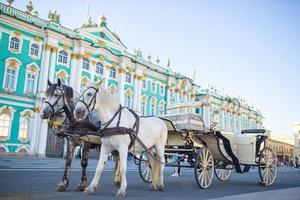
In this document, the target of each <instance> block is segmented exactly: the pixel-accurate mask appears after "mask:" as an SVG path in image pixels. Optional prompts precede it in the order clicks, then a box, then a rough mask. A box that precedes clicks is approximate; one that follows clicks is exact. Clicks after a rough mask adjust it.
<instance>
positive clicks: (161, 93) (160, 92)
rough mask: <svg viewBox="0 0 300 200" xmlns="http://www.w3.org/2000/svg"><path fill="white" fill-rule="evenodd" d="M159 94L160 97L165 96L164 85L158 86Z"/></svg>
mask: <svg viewBox="0 0 300 200" xmlns="http://www.w3.org/2000/svg"><path fill="white" fill-rule="evenodd" d="M159 94H160V95H161V96H164V95H165V85H164V84H160V85H159Z"/></svg>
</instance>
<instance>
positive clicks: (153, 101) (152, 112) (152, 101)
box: [150, 98, 156, 115]
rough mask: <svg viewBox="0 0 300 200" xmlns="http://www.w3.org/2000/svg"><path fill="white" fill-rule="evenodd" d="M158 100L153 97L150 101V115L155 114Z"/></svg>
mask: <svg viewBox="0 0 300 200" xmlns="http://www.w3.org/2000/svg"><path fill="white" fill-rule="evenodd" d="M155 108H156V100H155V98H152V99H151V101H150V115H155Z"/></svg>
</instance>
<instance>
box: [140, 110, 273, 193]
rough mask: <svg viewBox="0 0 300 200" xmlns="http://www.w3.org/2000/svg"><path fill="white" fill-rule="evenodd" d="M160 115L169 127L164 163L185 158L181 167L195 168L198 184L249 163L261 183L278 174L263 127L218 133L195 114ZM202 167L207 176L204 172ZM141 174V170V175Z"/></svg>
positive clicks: (245, 167)
mask: <svg viewBox="0 0 300 200" xmlns="http://www.w3.org/2000/svg"><path fill="white" fill-rule="evenodd" d="M161 119H162V120H163V121H164V123H165V124H166V126H167V127H168V139H167V144H166V146H165V158H166V161H167V164H166V166H178V165H180V162H182V161H185V163H188V165H185V164H183V165H181V166H180V167H190V168H194V173H195V178H196V182H197V183H198V185H199V186H200V188H208V187H209V186H210V185H211V183H212V178H213V175H214V174H215V175H216V177H217V178H218V179H219V180H221V181H224V180H227V179H228V178H229V177H230V175H231V173H232V172H233V171H235V172H238V173H245V172H248V171H249V170H250V168H251V166H252V167H253V166H254V167H257V168H258V171H259V176H260V179H261V183H263V185H265V186H268V185H271V184H273V182H274V180H275V178H276V174H277V162H276V156H275V155H274V153H273V152H272V150H271V149H269V148H267V147H266V140H267V138H268V137H267V136H266V135H265V134H264V132H265V131H264V130H262V129H250V130H243V131H242V132H241V134H239V135H234V134H230V133H221V132H220V131H217V130H215V129H208V128H205V126H204V122H203V120H202V119H201V117H200V116H199V115H197V114H180V115H166V116H164V117H162V118H161ZM267 154H268V155H267ZM172 157H177V158H178V162H176V161H175V162H174V159H172ZM269 157H271V158H269ZM267 159H268V160H267ZM272 159H273V160H272ZM170 160H171V163H170ZM269 160H271V161H270V162H269ZM242 167H243V169H242ZM139 169H140V171H141V168H139ZM205 170H206V171H207V173H205V174H206V175H205V176H206V177H204V175H203V171H205ZM142 174H143V172H140V175H141V177H142V178H143V176H142ZM143 179H144V178H143ZM144 180H145V179H144ZM145 181H146V180H145ZM149 181H150V180H147V182H149Z"/></svg>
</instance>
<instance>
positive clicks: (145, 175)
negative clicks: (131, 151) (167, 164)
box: [138, 154, 152, 183]
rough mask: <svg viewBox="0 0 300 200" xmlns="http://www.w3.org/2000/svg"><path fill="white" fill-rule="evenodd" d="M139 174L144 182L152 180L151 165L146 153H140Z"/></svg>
mask: <svg viewBox="0 0 300 200" xmlns="http://www.w3.org/2000/svg"><path fill="white" fill-rule="evenodd" d="M138 165H139V174H140V176H141V178H142V180H143V181H145V182H146V183H151V182H152V171H151V166H150V163H149V160H148V157H147V155H146V154H141V155H140V158H139V163H138Z"/></svg>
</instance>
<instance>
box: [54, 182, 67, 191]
mask: <svg viewBox="0 0 300 200" xmlns="http://www.w3.org/2000/svg"><path fill="white" fill-rule="evenodd" d="M66 189H67V185H66V184H64V183H59V184H58V185H57V188H56V190H57V192H64V191H66Z"/></svg>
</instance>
